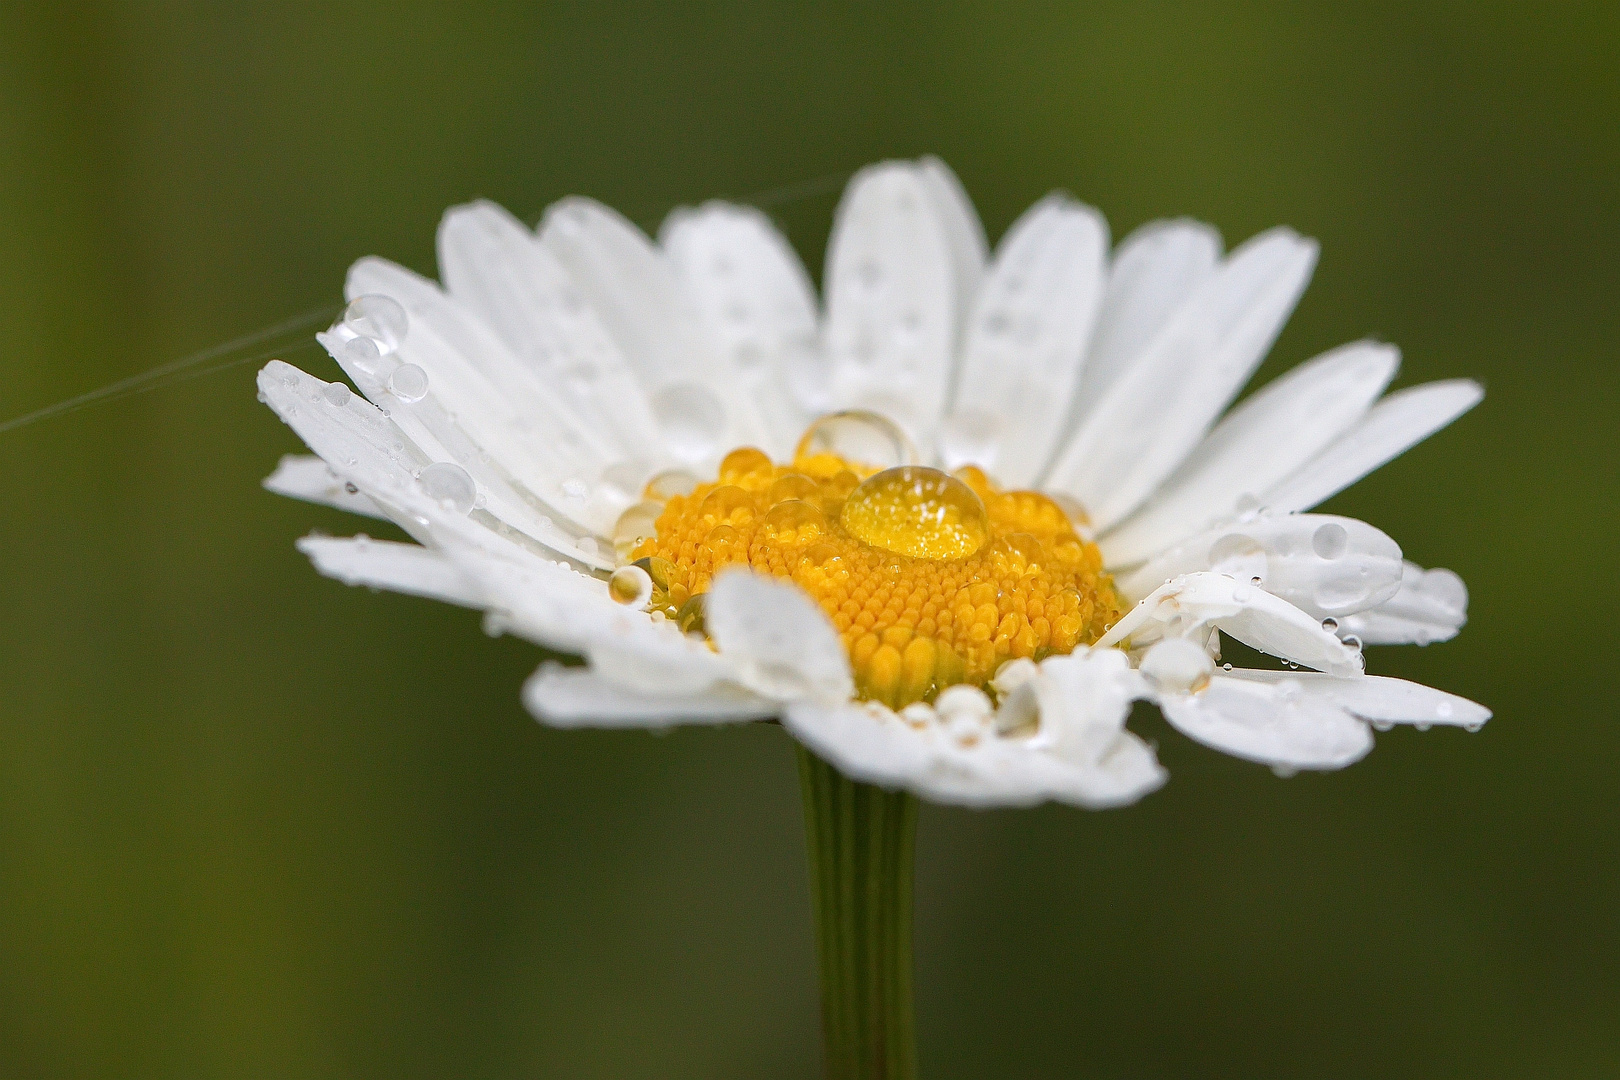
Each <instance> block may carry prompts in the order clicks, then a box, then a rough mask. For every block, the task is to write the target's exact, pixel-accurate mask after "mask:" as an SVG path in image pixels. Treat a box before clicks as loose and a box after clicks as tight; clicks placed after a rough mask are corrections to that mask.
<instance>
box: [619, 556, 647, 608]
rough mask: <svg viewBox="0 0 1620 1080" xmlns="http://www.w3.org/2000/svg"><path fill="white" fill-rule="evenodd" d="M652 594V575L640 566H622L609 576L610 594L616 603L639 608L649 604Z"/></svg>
mask: <svg viewBox="0 0 1620 1080" xmlns="http://www.w3.org/2000/svg"><path fill="white" fill-rule="evenodd" d="M652 594H653V581H652V575H650V574H648V573H647V571H645V570H643V569H642V568H641V567H639V566H635V565H631V566H621V567H619V568H618V569H617V570H615V571H613V576H612V577H610V578H608V595H609V596H611V597H612V598H613V600H614V602H615V603H619V604H624V605H625V606H626V607H633V608H636V609H638V610H639V609H641V608H645V607H646V606H647V601H649V600H651V599H652Z"/></svg>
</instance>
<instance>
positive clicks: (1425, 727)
mask: <svg viewBox="0 0 1620 1080" xmlns="http://www.w3.org/2000/svg"><path fill="white" fill-rule="evenodd" d="M1412 726H1413V727H1415V728H1417V729H1418V730H1419V731H1428V730H1429V728H1430V727H1432V726H1433V725H1432V724H1428V723H1425V722H1423V721H1419V722H1418V723H1416V724H1413V725H1412Z"/></svg>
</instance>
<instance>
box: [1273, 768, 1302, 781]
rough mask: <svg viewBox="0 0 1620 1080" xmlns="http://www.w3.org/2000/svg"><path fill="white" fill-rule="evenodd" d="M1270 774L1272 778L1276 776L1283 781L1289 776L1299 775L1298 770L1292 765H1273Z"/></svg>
mask: <svg viewBox="0 0 1620 1080" xmlns="http://www.w3.org/2000/svg"><path fill="white" fill-rule="evenodd" d="M1271 772H1272V774H1273V775H1274V776H1277V777H1279V778H1281V779H1283V780H1287V779H1288V778H1289V777H1291V776H1297V775H1299V770H1298V769H1296V768H1294V766H1292V765H1273V766H1272V767H1271Z"/></svg>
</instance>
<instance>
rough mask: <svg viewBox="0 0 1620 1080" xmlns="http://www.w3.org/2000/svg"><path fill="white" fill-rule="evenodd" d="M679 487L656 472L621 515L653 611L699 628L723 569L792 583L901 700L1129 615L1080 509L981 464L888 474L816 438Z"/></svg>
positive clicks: (1050, 649) (1050, 648)
mask: <svg viewBox="0 0 1620 1080" xmlns="http://www.w3.org/2000/svg"><path fill="white" fill-rule="evenodd" d="M682 486H684V485H681V484H679V483H675V484H671V483H670V481H669V480H668V479H667V478H656V479H655V480H654V481H653V483H651V484H649V485H648V490H647V493H646V498H647V499H648V500H649V502H644V503H642V504H639V505H638V506H636V507H632V508H631V509H630V510H629V511H628V512H627V513H626V514H625V518H624V519H623V520H621V522H620V528H619V530H618V533H619V543H620V553H621V556H622V557H627V558H628V559H630V560H633V561H634V562H635V563H636V565H637V566H639V567H640V568H641V569H643V570H645V571H646V573H647V575H648V576H649V577H650V578H651V579H652V598H651V600H650V602H649V603H650V607H651V609H652V610H653V611H655V612H662V613H663V616H664V617H665V618H669V619H673V620H675V621H676V622H677V623H678V624H679V625H680V627H681V629H683V630H688V631H692V630H697V631H701V630H702V629H703V611H702V604H703V601H702V596H703V593H704V592H706V591H707V590H708V588H709V583H710V582H711V581H712V580H713V578H714V575H715V574H716V573H717V572H719V571H720V570H721V569H722V568H724V567H725V566H727V565H729V564H732V563H737V564H740V565H746V566H748V567H750V568H752V569H753V570H755V571H757V572H759V573H764V574H770V575H773V576H775V577H781V578H789V579H791V580H792V581H793V582H794V583H795V584H797V585H798V586H799V587H800V588H802V589H803V590H804V591H805V592H806V593H808V594H809V595H810V596H811V597H812V598H814V600H815V601H816V602H817V603H818V604H820V605H821V609H822V610H823V611H825V612H826V613H827V617H828V618H829V619H831V620H832V622H833V625H834V626H836V627H837V628H838V632H839V634H840V635H841V636H842V638H843V641H844V647H845V648H846V649H847V650H848V652H849V659H850V665H851V668H852V669H853V671H854V673H855V683H856V689H857V693H858V694H859V695H860V696H861V697H863V698H866V699H869V700H874V701H880V702H883V703H884V704H886V705H888V706H890V707H891V708H900V707H903V706H905V705H907V704H910V703H911V702H914V701H932V700H933V699H934V696H935V695H936V694H938V693H939V691H940V690H942V689H944V688H945V687H947V686H951V685H953V684H956V683H972V684H974V685H978V686H984V685H986V684H987V683H988V682H989V680H990V679H991V678H992V677H993V676H994V675H995V673H996V669H997V668H999V667H1000V666H1001V664H1003V663H1004V662H1006V661H1007V660H1010V659H1014V658H1017V657H1029V658H1032V659H1036V660H1039V659H1041V658H1042V657H1045V656H1049V655H1053V654H1061V653H1068V652H1070V651H1072V650H1073V649H1074V648H1075V646H1076V645H1083V644H1090V643H1091V642H1093V641H1096V640H1097V639H1098V638H1099V637H1101V636H1102V635H1103V634H1104V633H1105V632H1106V631H1107V630H1108V628H1109V627H1110V626H1112V625H1113V624H1114V623H1115V622H1116V621H1118V619H1119V618H1120V616H1121V614H1122V613H1123V612H1122V609H1121V606H1120V600H1119V597H1118V596H1117V595H1116V594H1115V592H1114V586H1113V582H1112V580H1111V579H1110V578H1109V576H1108V575H1107V574H1105V573H1104V572H1103V569H1102V556H1101V554H1100V553H1099V552H1098V550H1097V546H1096V545H1095V544H1092V543H1089V542H1087V541H1085V540H1083V539H1081V538H1080V537H1079V536H1078V535H1077V534H1076V533H1075V530H1074V526H1073V524H1072V522H1071V521H1070V519H1069V516H1068V514H1066V513H1065V512H1064V511H1063V510H1062V509H1061V508H1060V507H1059V506H1058V505H1057V504H1056V503H1054V502H1053V501H1052V500H1051V499H1049V498H1048V497H1046V496H1045V495H1042V494H1040V493H1039V492H1035V491H1002V490H1000V489H998V488H997V487H996V486H994V485H993V484H992V483H991V482H990V480H989V479H988V478H987V477H986V476H985V474H984V473H983V472H982V471H981V470H979V469H978V468H975V467H973V466H968V467H966V468H962V469H959V470H957V472H956V474H955V475H954V476H953V475H947V474H946V473H943V472H940V471H939V470H937V469H930V468H925V467H922V466H916V465H905V466H899V467H896V468H890V469H885V470H881V471H880V470H877V469H874V468H873V467H872V466H870V465H865V464H862V463H860V462H856V461H850V460H846V459H845V458H843V457H841V456H839V455H838V454H837V453H834V452H831V451H829V450H827V449H822V448H818V447H816V446H815V445H813V440H811V439H810V438H809V437H808V436H807V438H806V440H805V441H804V442H802V443H801V444H800V449H799V452H798V454H797V455H796V456H795V458H794V461H793V463H792V464H791V465H787V466H784V465H777V464H775V463H774V462H772V461H771V460H770V458H768V457H767V456H766V455H765V454H764V453H763V452H762V451H759V450H756V449H754V448H753V447H743V448H742V449H739V450H733V451H732V452H731V453H730V454H727V455H726V457H725V459H724V460H723V461H722V462H721V463H720V475H719V477H718V479H717V481H716V482H715V483H699V484H697V485H696V486H695V487H693V488H692V489H691V490H690V491H685V492H682V491H679V490H678V489H679V488H681V487H682ZM672 488H673V489H677V490H674V491H672ZM658 503H662V504H663V506H662V509H661V510H658V509H657V504H658Z"/></svg>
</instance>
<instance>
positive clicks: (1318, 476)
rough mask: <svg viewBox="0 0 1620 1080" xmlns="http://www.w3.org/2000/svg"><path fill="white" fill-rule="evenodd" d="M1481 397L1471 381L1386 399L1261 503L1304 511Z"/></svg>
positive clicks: (1435, 385) (1418, 388) (1425, 387)
mask: <svg viewBox="0 0 1620 1080" xmlns="http://www.w3.org/2000/svg"><path fill="white" fill-rule="evenodd" d="M1484 396H1485V389H1484V387H1482V386H1480V385H1479V384H1478V383H1476V382H1474V381H1473V380H1471V379H1451V380H1448V381H1445V382H1433V383H1425V384H1423V385H1422V386H1414V387H1412V388H1410V389H1407V390H1401V391H1398V392H1396V393H1393V394H1390V395H1389V396H1388V397H1386V398H1384V399H1383V400H1382V401H1380V402H1379V403H1378V404H1376V405H1374V406H1373V407H1372V409H1371V410H1370V411H1369V412H1368V413H1367V415H1366V416H1365V417H1363V418H1362V419H1361V422H1360V423H1358V424H1356V426H1355V427H1353V428H1351V429H1350V430H1349V431H1347V432H1345V433H1344V435H1342V436H1340V437H1339V439H1338V440H1336V441H1335V442H1334V443H1333V444H1332V445H1331V446H1329V447H1328V448H1327V449H1326V450H1324V451H1322V452H1321V453H1320V454H1318V455H1317V456H1316V457H1315V458H1313V459H1312V460H1311V461H1310V462H1309V463H1308V464H1306V465H1305V466H1303V467H1302V468H1300V469H1299V470H1298V471H1297V472H1295V473H1294V474H1293V475H1291V476H1289V477H1288V479H1286V480H1284V481H1282V482H1281V483H1280V484H1278V485H1277V486H1276V487H1274V488H1272V489H1271V490H1270V491H1268V492H1266V493H1265V494H1264V495H1262V496H1261V502H1263V503H1265V504H1266V505H1267V506H1269V507H1271V508H1272V509H1274V510H1309V509H1310V508H1311V507H1313V506H1315V505H1316V504H1317V503H1319V502H1322V501H1323V500H1325V499H1327V498H1328V497H1329V496H1332V495H1335V494H1337V493H1338V492H1340V491H1343V490H1344V489H1345V488H1347V487H1349V486H1350V485H1351V484H1353V483H1355V482H1356V481H1357V480H1360V479H1361V478H1362V477H1363V476H1366V475H1367V474H1368V473H1370V472H1372V471H1373V470H1374V469H1376V468H1378V467H1379V466H1380V465H1383V464H1384V463H1385V462H1387V461H1390V460H1392V459H1393V458H1396V457H1399V456H1400V455H1401V454H1403V453H1405V452H1406V451H1407V450H1408V449H1410V448H1411V447H1413V446H1416V445H1417V444H1418V443H1420V442H1422V441H1423V440H1424V439H1427V438H1428V437H1429V436H1430V435H1433V434H1434V433H1435V432H1436V431H1439V430H1440V429H1441V428H1443V427H1445V426H1446V425H1447V424H1449V423H1451V422H1452V421H1453V420H1455V419H1457V417H1459V416H1461V415H1462V414H1463V413H1465V412H1467V411H1468V410H1469V409H1472V408H1473V407H1474V406H1475V405H1478V404H1479V402H1480V399H1481V398H1483V397H1484Z"/></svg>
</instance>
